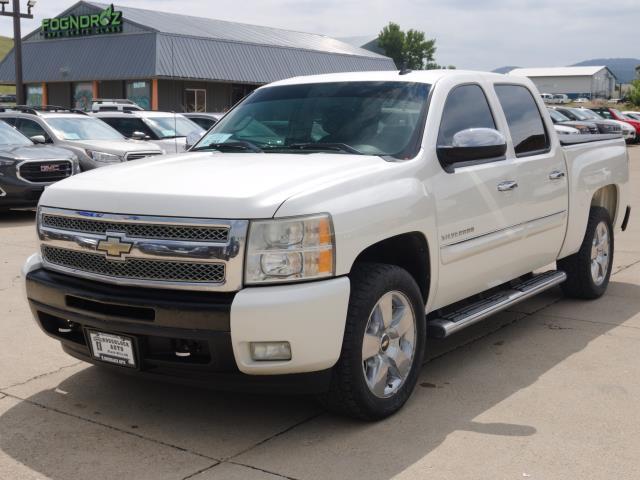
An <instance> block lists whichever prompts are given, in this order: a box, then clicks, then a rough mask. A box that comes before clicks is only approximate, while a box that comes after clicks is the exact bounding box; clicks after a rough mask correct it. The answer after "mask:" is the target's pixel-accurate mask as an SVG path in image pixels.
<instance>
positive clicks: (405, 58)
mask: <svg viewBox="0 0 640 480" xmlns="http://www.w3.org/2000/svg"><path fill="white" fill-rule="evenodd" d="M378 46H379V47H380V48H382V50H384V53H385V55H386V56H387V57H391V59H393V61H394V63H395V64H396V67H398V68H401V67H403V66H404V67H406V68H409V69H412V70H423V69H430V68H434V65H436V68H440V67H439V66H437V64H436V63H435V59H434V55H435V53H436V40H435V39H434V38H432V39H430V40H427V39H426V37H425V33H424V32H421V31H419V30H414V29H411V30H408V31H407V32H406V33H405V32H403V31H402V29H401V28H400V25H398V24H397V23H393V22H389V24H388V25H387V26H386V27H384V28H383V29H382V31H381V32H380V33H379V34H378Z"/></svg>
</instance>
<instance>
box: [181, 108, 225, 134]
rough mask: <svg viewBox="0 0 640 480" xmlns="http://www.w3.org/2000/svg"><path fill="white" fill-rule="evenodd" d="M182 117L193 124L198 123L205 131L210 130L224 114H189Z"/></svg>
mask: <svg viewBox="0 0 640 480" xmlns="http://www.w3.org/2000/svg"><path fill="white" fill-rule="evenodd" d="M182 115H184V116H185V117H187V118H188V119H189V120H191V121H192V122H194V123H197V124H198V125H200V126H201V127H202V128H204V129H205V130H209V129H210V128H211V127H213V126H214V125H215V124H216V123H217V122H218V120H220V119H221V118H222V117H223V115H224V113H203V112H187V113H183V114H182Z"/></svg>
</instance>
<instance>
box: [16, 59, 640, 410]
mask: <svg viewBox="0 0 640 480" xmlns="http://www.w3.org/2000/svg"><path fill="white" fill-rule="evenodd" d="M628 179H629V171H628V157H627V150H626V147H625V143H624V141H623V140H622V138H620V137H619V136H613V135H563V138H562V140H560V139H559V138H558V136H557V135H556V134H555V131H554V127H553V123H552V122H551V119H550V118H549V116H548V113H547V111H546V107H545V105H544V103H543V101H542V99H541V98H540V96H539V94H538V92H537V91H536V89H535V87H534V85H533V83H532V82H531V81H530V80H529V79H527V78H520V77H511V76H504V75H498V74H488V73H479V72H470V71H459V70H445V71H437V70H434V71H420V72H408V71H406V70H404V71H402V72H400V73H398V72H362V73H343V74H330V75H320V76H308V77H300V78H293V79H289V80H283V81H279V82H275V83H273V84H270V85H267V86H263V87H261V88H258V89H257V90H255V91H254V92H253V93H252V94H251V95H249V96H248V97H247V98H246V99H244V100H243V101H242V102H241V103H239V104H238V105H237V106H236V107H235V108H234V109H232V110H231V111H230V112H228V113H227V114H226V115H225V116H224V118H222V119H221V120H220V121H219V122H218V123H217V124H216V125H214V126H213V127H212V128H211V130H209V131H208V132H207V134H205V135H204V136H203V137H202V139H200V141H199V142H198V143H196V144H195V145H194V146H193V147H192V148H191V150H190V151H189V152H187V153H183V154H177V155H167V156H164V157H160V158H155V159H153V158H150V159H143V160H140V161H137V162H135V164H134V165H128V164H122V165H114V166H110V167H107V168H103V169H100V171H96V172H88V173H85V174H83V175H79V176H77V177H74V178H70V179H67V180H64V181H62V182H60V183H57V184H55V185H53V186H52V187H50V188H48V189H47V190H46V191H45V193H44V195H43V196H42V198H41V200H40V205H39V210H38V224H37V229H38V235H39V239H40V246H39V251H38V252H37V253H35V254H34V255H33V256H31V257H30V258H29V259H28V260H27V262H26V264H25V266H24V269H23V273H24V275H25V278H26V280H25V281H26V291H27V297H28V300H29V303H30V306H31V309H32V312H33V314H34V317H35V319H36V321H37V323H38V324H39V325H40V327H41V328H42V330H43V331H44V332H45V333H46V334H47V335H50V336H51V337H53V338H55V339H56V340H58V341H60V342H61V344H62V347H63V349H64V350H65V351H66V352H67V353H69V354H70V355H72V356H74V357H76V358H79V359H82V360H85V361H87V362H91V363H94V364H97V365H101V366H103V367H108V368H112V369H117V370H119V371H122V372H129V373H134V374H141V375H147V376H148V377H152V378H159V379H160V378H162V379H167V380H173V381H178V382H186V383H197V384H205V385H208V386H211V387H213V388H219V389H231V388H233V389H250V390H254V391H255V390H258V391H261V390H267V389H271V390H275V391H277V392H284V391H296V392H298V393H301V392H305V393H315V394H317V395H318V398H320V399H321V401H322V402H323V403H324V404H325V405H326V406H327V407H329V408H330V409H331V410H335V411H339V412H343V413H346V414H348V415H351V416H354V417H358V418H363V419H379V418H383V417H386V416H388V415H391V414H393V413H394V412H396V411H397V410H398V409H400V408H401V407H402V405H403V404H404V403H405V401H406V400H407V399H408V398H409V396H410V394H411V392H412V390H413V389H414V386H415V384H416V381H417V378H418V375H419V373H420V370H421V368H422V360H423V358H424V355H425V348H426V338H427V335H429V336H430V337H431V338H434V339H439V338H444V337H447V336H449V335H454V334H455V333H456V332H458V331H460V330H462V329H464V328H467V327H468V326H470V325H473V324H475V323H477V322H479V321H481V320H483V319H485V318H487V317H488V316H490V315H491V314H493V313H495V312H498V311H500V310H502V309H505V308H507V307H509V306H511V305H513V304H514V303H516V302H519V301H521V300H523V299H525V298H528V297H531V296H532V295H535V294H537V293H539V292H542V291H544V290H546V289H549V288H551V287H553V286H556V285H560V286H561V287H562V289H563V290H564V292H565V293H566V294H567V295H569V296H572V297H577V298H584V299H595V298H598V297H599V296H601V295H602V294H603V293H604V292H605V290H606V288H607V285H608V282H609V276H610V274H611V267H612V260H613V239H614V232H615V233H617V232H619V231H621V230H624V229H625V228H626V226H627V222H628V219H629V213H630V207H629V197H630V194H629V191H628ZM554 263H555V265H556V266H555V268H554V267H551V268H550V269H546V270H545V269H544V267H545V266H548V265H550V264H554Z"/></svg>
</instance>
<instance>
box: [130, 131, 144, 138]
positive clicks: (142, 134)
mask: <svg viewBox="0 0 640 480" xmlns="http://www.w3.org/2000/svg"><path fill="white" fill-rule="evenodd" d="M131 138H133V139H134V140H146V139H147V135H146V134H145V133H144V132H138V131H136V132H133V133H132V134H131Z"/></svg>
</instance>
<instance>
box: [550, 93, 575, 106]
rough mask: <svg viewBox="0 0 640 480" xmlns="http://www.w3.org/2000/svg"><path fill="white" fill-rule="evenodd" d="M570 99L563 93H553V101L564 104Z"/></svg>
mask: <svg viewBox="0 0 640 480" xmlns="http://www.w3.org/2000/svg"><path fill="white" fill-rule="evenodd" d="M570 101H571V100H570V99H569V97H568V96H567V95H565V94H564V93H556V94H554V95H553V103H558V104H564V103H569V102H570Z"/></svg>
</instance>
